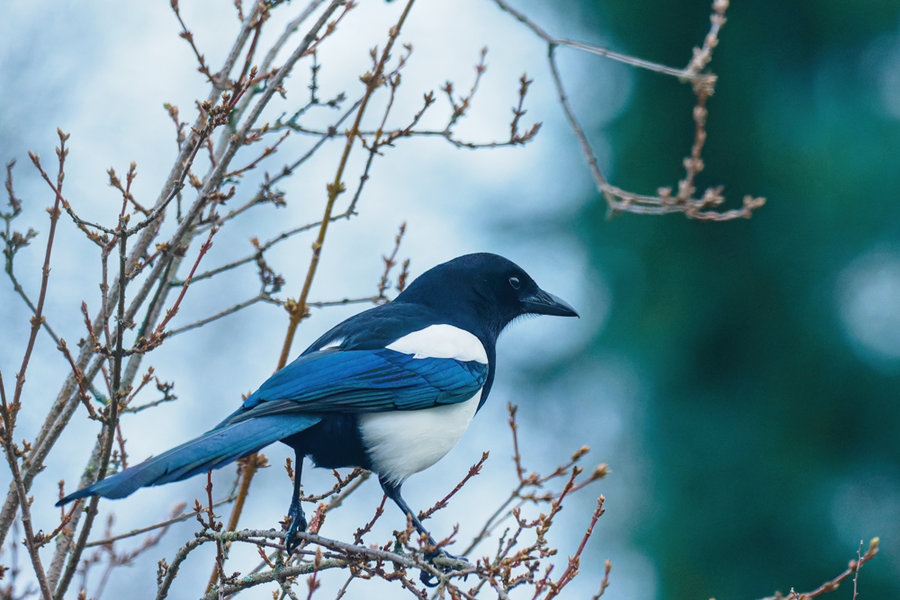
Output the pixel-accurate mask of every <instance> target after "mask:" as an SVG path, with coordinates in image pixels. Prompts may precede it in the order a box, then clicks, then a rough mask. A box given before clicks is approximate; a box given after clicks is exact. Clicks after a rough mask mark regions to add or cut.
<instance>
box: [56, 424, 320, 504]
mask: <svg viewBox="0 0 900 600" xmlns="http://www.w3.org/2000/svg"><path fill="white" fill-rule="evenodd" d="M229 420H230V418H229V419H226V420H225V421H223V423H222V424H220V425H219V426H217V427H216V428H214V429H212V430H210V431H208V432H206V433H204V434H203V435H201V436H200V437H198V438H195V439H193V440H190V441H189V442H185V443H184V444H181V445H180V446H176V447H175V448H172V449H171V450H168V451H166V452H163V453H162V454H160V455H159V456H154V457H153V458H151V459H149V460H146V461H144V462H142V463H141V464H139V465H135V466H133V467H129V468H127V469H125V470H124V471H122V472H120V473H116V474H115V475H112V476H111V477H107V478H106V479H102V480H100V481H98V482H96V483H93V484H91V485H89V486H87V487H85V488H82V489H80V490H78V491H77V492H73V493H71V494H69V495H68V496H66V497H64V498H62V499H61V500H60V501H59V502H57V503H56V506H62V505H64V504H66V503H68V502H71V501H72V500H77V499H78V498H85V497H87V496H103V497H104V498H124V497H125V496H128V495H129V494H131V493H132V492H133V491H135V490H136V489H138V488H142V487H146V486H151V485H161V484H163V483H171V482H173V481H181V480H182V479H187V478H188V477H191V476H192V475H197V474H198V473H205V472H206V471H209V470H211V469H217V468H219V467H222V466H224V465H227V464H228V463H230V462H233V461H235V460H237V459H239V458H241V457H243V456H247V455H248V454H252V453H254V452H256V451H257V450H259V449H260V448H262V447H264V446H267V445H269V444H271V443H272V442H276V441H278V440H280V439H283V438H285V437H288V436H290V435H292V434H295V433H298V432H300V431H303V430H305V429H308V428H309V427H312V426H313V425H315V424H316V423H318V422H319V417H316V416H313V415H300V414H298V415H287V414H281V415H271V416H264V417H257V418H253V419H248V420H246V421H239V422H236V423H229Z"/></svg>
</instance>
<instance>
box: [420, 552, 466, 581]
mask: <svg viewBox="0 0 900 600" xmlns="http://www.w3.org/2000/svg"><path fill="white" fill-rule="evenodd" d="M439 556H440V557H444V558H449V559H450V560H459V561H463V562H468V561H467V560H466V559H465V558H464V557H462V556H456V555H453V554H450V553H449V552H447V551H445V550H442V549H437V550H433V551H431V552H426V553H425V560H427V561H428V562H430V563H431V564H433V565H434V559H435V558H438V557H439ZM434 566H435V567H437V568H438V569H439V570H440V571H441V572H443V573H449V572H451V571H454V570H456V569H455V568H454V567H450V566H446V565H445V566H439V565H434ZM467 577H468V574H466V575H464V576H463V579H466V578H467ZM419 581H421V582H422V583H423V584H424V585H425V587H437V585H438V584H439V583H440V582H441V580H440V578H439V577H438V576H437V575H435V574H434V573H431V572H430V571H426V570H424V569H423V570H422V571H421V572H420V573H419Z"/></svg>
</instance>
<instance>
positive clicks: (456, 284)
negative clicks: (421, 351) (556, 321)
mask: <svg viewBox="0 0 900 600" xmlns="http://www.w3.org/2000/svg"><path fill="white" fill-rule="evenodd" d="M395 302H415V303H419V304H424V305H426V306H428V307H430V308H433V309H434V310H435V311H437V312H438V313H440V314H441V315H442V316H447V317H448V318H449V319H451V320H452V321H454V322H455V323H456V324H459V325H462V326H464V327H466V328H467V329H468V330H470V331H478V332H483V333H484V334H485V335H487V336H490V337H491V338H493V339H496V337H497V336H498V335H499V334H500V331H501V330H502V329H503V328H504V327H506V325H507V324H508V323H509V322H510V321H512V320H513V319H515V318H516V317H520V316H522V315H527V314H537V315H557V316H561V317H577V316H578V313H576V312H575V309H573V308H572V307H571V306H569V304H568V303H566V302H565V301H564V300H561V299H560V298H557V297H556V296H554V295H553V294H550V293H548V292H545V291H544V290H542V289H541V288H539V287H538V285H537V284H536V283H535V282H534V279H532V278H531V277H530V276H529V275H528V273H526V272H525V271H523V270H522V268H521V267H519V266H518V265H516V264H515V263H513V262H512V261H510V260H507V259H505V258H503V257H502V256H498V255H496V254H489V253H486V252H481V253H477V254H466V255H465V256H460V257H458V258H454V259H453V260H451V261H448V262H445V263H443V264H440V265H438V266H436V267H434V268H432V269H429V270H428V271H426V272H425V273H423V274H422V275H420V276H419V277H418V278H417V279H416V280H415V281H413V282H412V284H410V286H409V287H408V288H407V289H406V290H405V291H404V292H403V293H402V294H400V295H399V296H398V297H397V299H396V300H395Z"/></svg>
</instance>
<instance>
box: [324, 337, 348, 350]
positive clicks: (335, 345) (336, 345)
mask: <svg viewBox="0 0 900 600" xmlns="http://www.w3.org/2000/svg"><path fill="white" fill-rule="evenodd" d="M343 343H344V338H336V339H334V340H332V341H330V342H328V343H327V344H325V345H324V346H322V347H321V348H319V350H320V351H321V350H326V349H328V348H339V347H340V345H341V344H343Z"/></svg>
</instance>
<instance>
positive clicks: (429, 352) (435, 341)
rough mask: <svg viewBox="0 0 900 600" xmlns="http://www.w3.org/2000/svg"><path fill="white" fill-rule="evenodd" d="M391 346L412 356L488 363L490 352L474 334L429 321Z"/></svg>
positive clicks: (388, 347)
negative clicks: (425, 325) (426, 325)
mask: <svg viewBox="0 0 900 600" xmlns="http://www.w3.org/2000/svg"><path fill="white" fill-rule="evenodd" d="M387 349H388V350H394V351H395V352H402V353H403V354H412V355H413V358H452V359H454V360H459V361H463V362H468V361H475V362H479V363H481V364H484V365H486V364H487V362H488V359H487V352H486V351H485V349H484V345H483V344H482V343H481V341H480V340H479V339H478V338H477V337H475V336H474V335H473V334H471V333H469V332H468V331H466V330H464V329H460V328H459V327H454V326H453V325H447V324H440V325H429V326H428V327H426V328H425V329H420V330H418V331H413V332H412V333H408V334H406V335H404V336H403V337H402V338H400V339H398V340H396V341H394V342H392V343H390V344H388V346H387Z"/></svg>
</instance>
